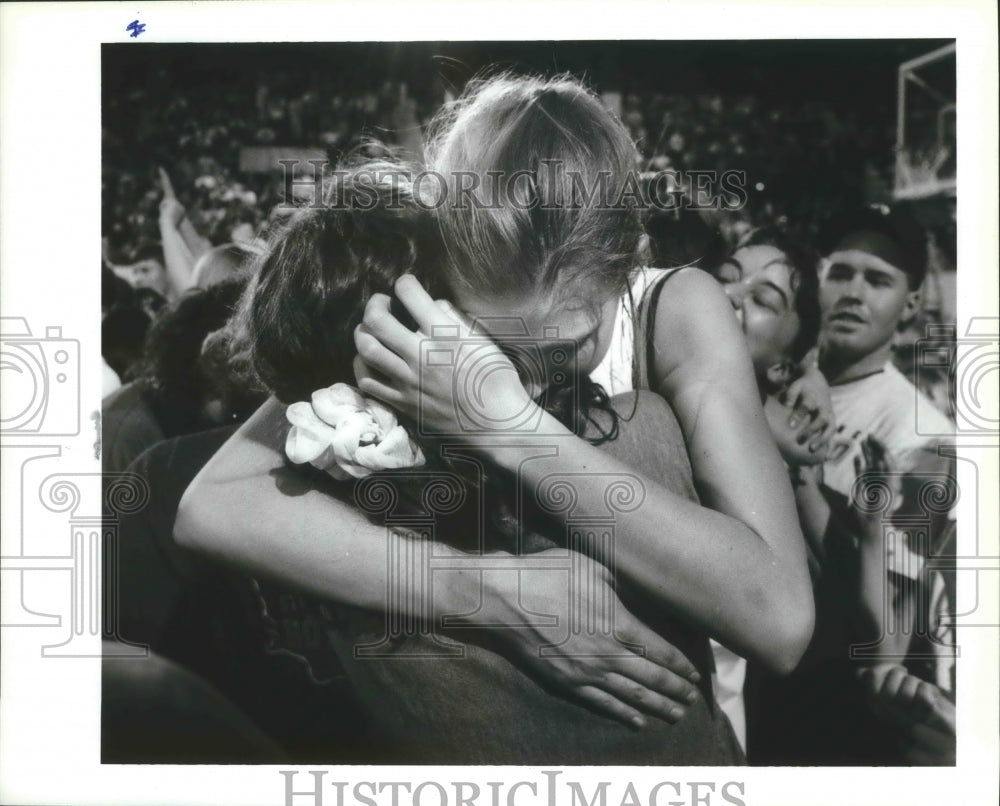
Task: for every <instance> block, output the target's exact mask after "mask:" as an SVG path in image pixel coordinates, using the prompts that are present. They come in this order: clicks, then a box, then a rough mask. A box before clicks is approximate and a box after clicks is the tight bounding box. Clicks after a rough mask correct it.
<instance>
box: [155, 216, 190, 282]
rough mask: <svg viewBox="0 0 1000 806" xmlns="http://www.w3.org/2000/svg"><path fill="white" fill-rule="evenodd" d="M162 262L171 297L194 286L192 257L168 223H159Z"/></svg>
mask: <svg viewBox="0 0 1000 806" xmlns="http://www.w3.org/2000/svg"><path fill="white" fill-rule="evenodd" d="M160 240H161V242H162V244H163V262H164V265H165V267H166V270H167V282H168V283H169V286H170V290H171V293H172V296H173V297H174V298H176V297H178V296H180V295H181V294H183V293H184V292H185V291H187V290H188V289H189V288H191V287H192V286H193V285H194V257H193V255H192V254H191V252H190V250H189V249H188V247H187V245H186V244H185V243H184V239H183V238H182V237H181V234H180V232H179V231H178V230H177V228H176V227H175V226H173V225H172V224H170V223H168V222H164V221H161V222H160Z"/></svg>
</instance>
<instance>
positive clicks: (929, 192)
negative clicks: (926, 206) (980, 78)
mask: <svg viewBox="0 0 1000 806" xmlns="http://www.w3.org/2000/svg"><path fill="white" fill-rule="evenodd" d="M955 126H956V119H955V45H946V46H945V47H943V48H939V49H937V50H935V51H932V52H930V53H927V54H925V55H923V56H919V57H917V58H916V59H911V60H909V61H907V62H903V64H901V65H900V66H899V78H898V97H897V116H896V149H895V150H896V177H895V186H894V188H893V197H894V198H895V199H896V200H898V201H901V200H914V199H926V198H931V197H934V196H954V195H955V192H956V184H955V173H956V149H955V143H956V138H955Z"/></svg>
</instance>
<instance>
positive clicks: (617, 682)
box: [598, 658, 698, 724]
mask: <svg viewBox="0 0 1000 806" xmlns="http://www.w3.org/2000/svg"><path fill="white" fill-rule="evenodd" d="M637 660H640V661H641V660H642V658H637ZM633 673H634V670H633ZM639 676H641V673H639ZM677 680H678V683H680V684H681V686H682V687H683V688H684V689H688V690H689V691H690V694H686V695H684V696H683V698H682V699H681V700H680V701H678V700H677V699H675V698H674V697H672V696H664V695H663V694H661V693H660V692H659V691H658V690H656V689H653V688H650V687H649V686H647V685H646V684H644V683H643V682H641V681H639V680H635V679H633V678H631V677H625V676H623V675H619V674H616V673H614V672H612V673H610V674H607V675H605V676H604V678H603V679H602V680H601V682H600V683H599V684H598V686H599V688H601V689H602V690H603V691H605V692H606V693H608V694H611V695H612V696H613V697H615V698H616V699H617V700H619V701H620V702H622V703H625V704H626V705H627V706H629V707H631V708H634V709H635V710H637V711H641V712H643V713H646V714H649V715H650V716H655V717H657V718H659V719H662V720H663V721H665V722H669V723H671V724H673V723H675V722H678V721H680V720H681V719H682V718H683V716H684V706H683V705H682V703H686V704H688V705H690V704H693V703H694V702H696V701H697V699H698V694H697V692H696V691H695V690H694V689H693V688H692V687H690V686H688V685H687V684H686V683H683V681H681V680H680V679H679V678H677Z"/></svg>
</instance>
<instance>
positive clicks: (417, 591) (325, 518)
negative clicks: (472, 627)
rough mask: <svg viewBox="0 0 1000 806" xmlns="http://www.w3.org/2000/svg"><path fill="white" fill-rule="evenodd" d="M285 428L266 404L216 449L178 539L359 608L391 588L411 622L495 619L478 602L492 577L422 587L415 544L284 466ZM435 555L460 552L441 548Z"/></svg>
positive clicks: (189, 501) (187, 502)
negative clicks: (453, 616)
mask: <svg viewBox="0 0 1000 806" xmlns="http://www.w3.org/2000/svg"><path fill="white" fill-rule="evenodd" d="M285 429H286V425H285V421H284V406H283V405H282V404H280V403H279V402H278V401H276V400H273V399H272V400H269V401H268V402H267V403H265V404H264V405H263V406H262V407H261V409H260V410H258V411H257V412H256V413H255V414H254V415H253V416H252V417H251V418H250V420H248V421H247V422H246V423H245V424H244V425H243V426H242V427H241V428H240V430H239V431H238V432H237V433H236V435H234V437H232V438H231V439H230V440H229V442H227V443H226V444H225V445H224V446H223V447H222V448H221V449H220V450H219V452H218V453H217V454H216V455H215V456H214V457H213V458H212V459H211V460H210V461H209V462H208V464H207V465H206V466H205V467H204V468H203V469H202V471H201V472H200V473H199V474H198V476H197V477H196V478H195V480H194V481H193V482H192V483H191V485H190V486H189V487H188V489H187V491H186V492H185V494H184V497H183V499H182V500H181V504H180V507H179V509H178V514H177V520H176V522H175V526H174V537H175V539H176V540H177V541H178V543H180V544H181V545H183V546H185V547H187V548H191V549H195V550H199V551H202V552H205V553H209V554H212V555H214V556H216V557H219V558H222V559H224V560H225V561H227V562H229V563H232V564H234V565H236V566H237V567H239V568H242V569H244V570H246V571H247V572H249V573H252V574H259V575H262V576H269V577H273V578H276V579H279V580H281V581H282V582H284V583H286V584H288V585H291V586H293V587H296V588H299V589H302V590H305V591H308V592H310V593H314V594H317V595H319V596H322V597H324V598H328V599H333V600H336V601H339V602H343V603H345V604H350V605H354V606H357V607H363V608H368V609H376V610H382V611H384V610H385V608H386V606H387V604H386V603H387V592H388V591H389V590H390V584H391V585H393V586H394V587H393V599H392V600H393V602H394V604H393V608H394V610H395V611H396V612H400V613H403V614H405V615H408V616H413V617H417V618H423V617H426V616H427V614H429V613H436V614H438V615H448V614H471V615H470V616H469V617H468V618H469V620H470V621H473V620H475V619H481V620H487V619H490V618H494V617H495V616H496V614H495V613H493V612H490V611H489V608H486V607H483V606H482V602H481V601H480V593H481V588H482V586H483V585H484V584H485V585H488V584H489V583H490V581H491V579H490V577H489V575H486V576H485V577H483V578H481V577H480V574H479V572H478V571H477V570H475V569H470V568H468V567H466V568H465V569H464V570H456V571H448V572H447V582H448V584H446V585H445V584H436V585H434V586H431V585H428V584H425V583H423V582H420V581H421V580H427V579H429V576H428V574H426V573H421V572H422V571H425V570H426V569H424V568H423V567H422V566H421V563H423V562H424V559H422V558H426V552H420V551H414V550H413V549H414V543H415V539H414V538H409V537H405V536H402V535H399V534H396V533H395V532H391V531H390V530H389V529H387V528H386V526H384V525H381V524H377V523H373V522H372V521H370V520H368V519H367V518H366V517H364V516H363V515H362V514H361V513H360V512H359V511H358V510H357V509H355V508H354V507H353V506H352V505H351V504H350V503H348V502H347V501H345V500H340V499H338V498H335V497H333V496H331V495H329V494H328V493H326V492H324V491H321V490H318V489H316V488H315V487H314V485H313V484H312V480H311V479H309V478H307V477H305V476H304V475H303V474H301V473H299V472H297V471H295V470H294V469H291V468H288V467H286V466H285V462H284V459H283V456H282V453H281V451H280V450H279V449H278V448H277V447H276V446H278V445H282V444H283V442H284V435H285ZM433 550H434V554H435V556H436V557H444V556H448V555H449V554H452V555H459V552H457V551H456V550H454V549H451V548H450V547H448V546H446V545H443V544H438V543H435V544H433ZM390 557H392V559H393V564H392V565H391V566H390V562H389V560H390ZM390 567H391V568H392V569H393V570H392V576H391V577H390V570H389V569H390ZM432 597H433V598H432Z"/></svg>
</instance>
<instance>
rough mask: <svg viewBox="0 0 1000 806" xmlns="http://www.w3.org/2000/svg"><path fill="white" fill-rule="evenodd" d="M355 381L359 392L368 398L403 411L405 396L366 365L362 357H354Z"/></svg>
mask: <svg viewBox="0 0 1000 806" xmlns="http://www.w3.org/2000/svg"><path fill="white" fill-rule="evenodd" d="M354 379H355V381H356V382H357V385H358V391H359V392H361V394H363V395H367V396H368V397H374V398H378V399H379V400H381V401H382V402H383V403H385V404H387V405H389V406H392V407H393V408H396V409H402V408H403V406H404V404H405V403H406V399H405V396H404V395H403V394H402V393H401V392H398V391H396V390H395V389H393V388H392V387H391V386H390V385H389V384H387V383H386V382H385V380H384V379H382V378H381V377H380V376H379V375H377V374H376V373H375V372H374V371H373V370H372V369H371V367H369V366H368V365H366V364H365V360H364V359H363V358H362V357H361V355H360V354H359V355H356V356H354Z"/></svg>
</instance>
